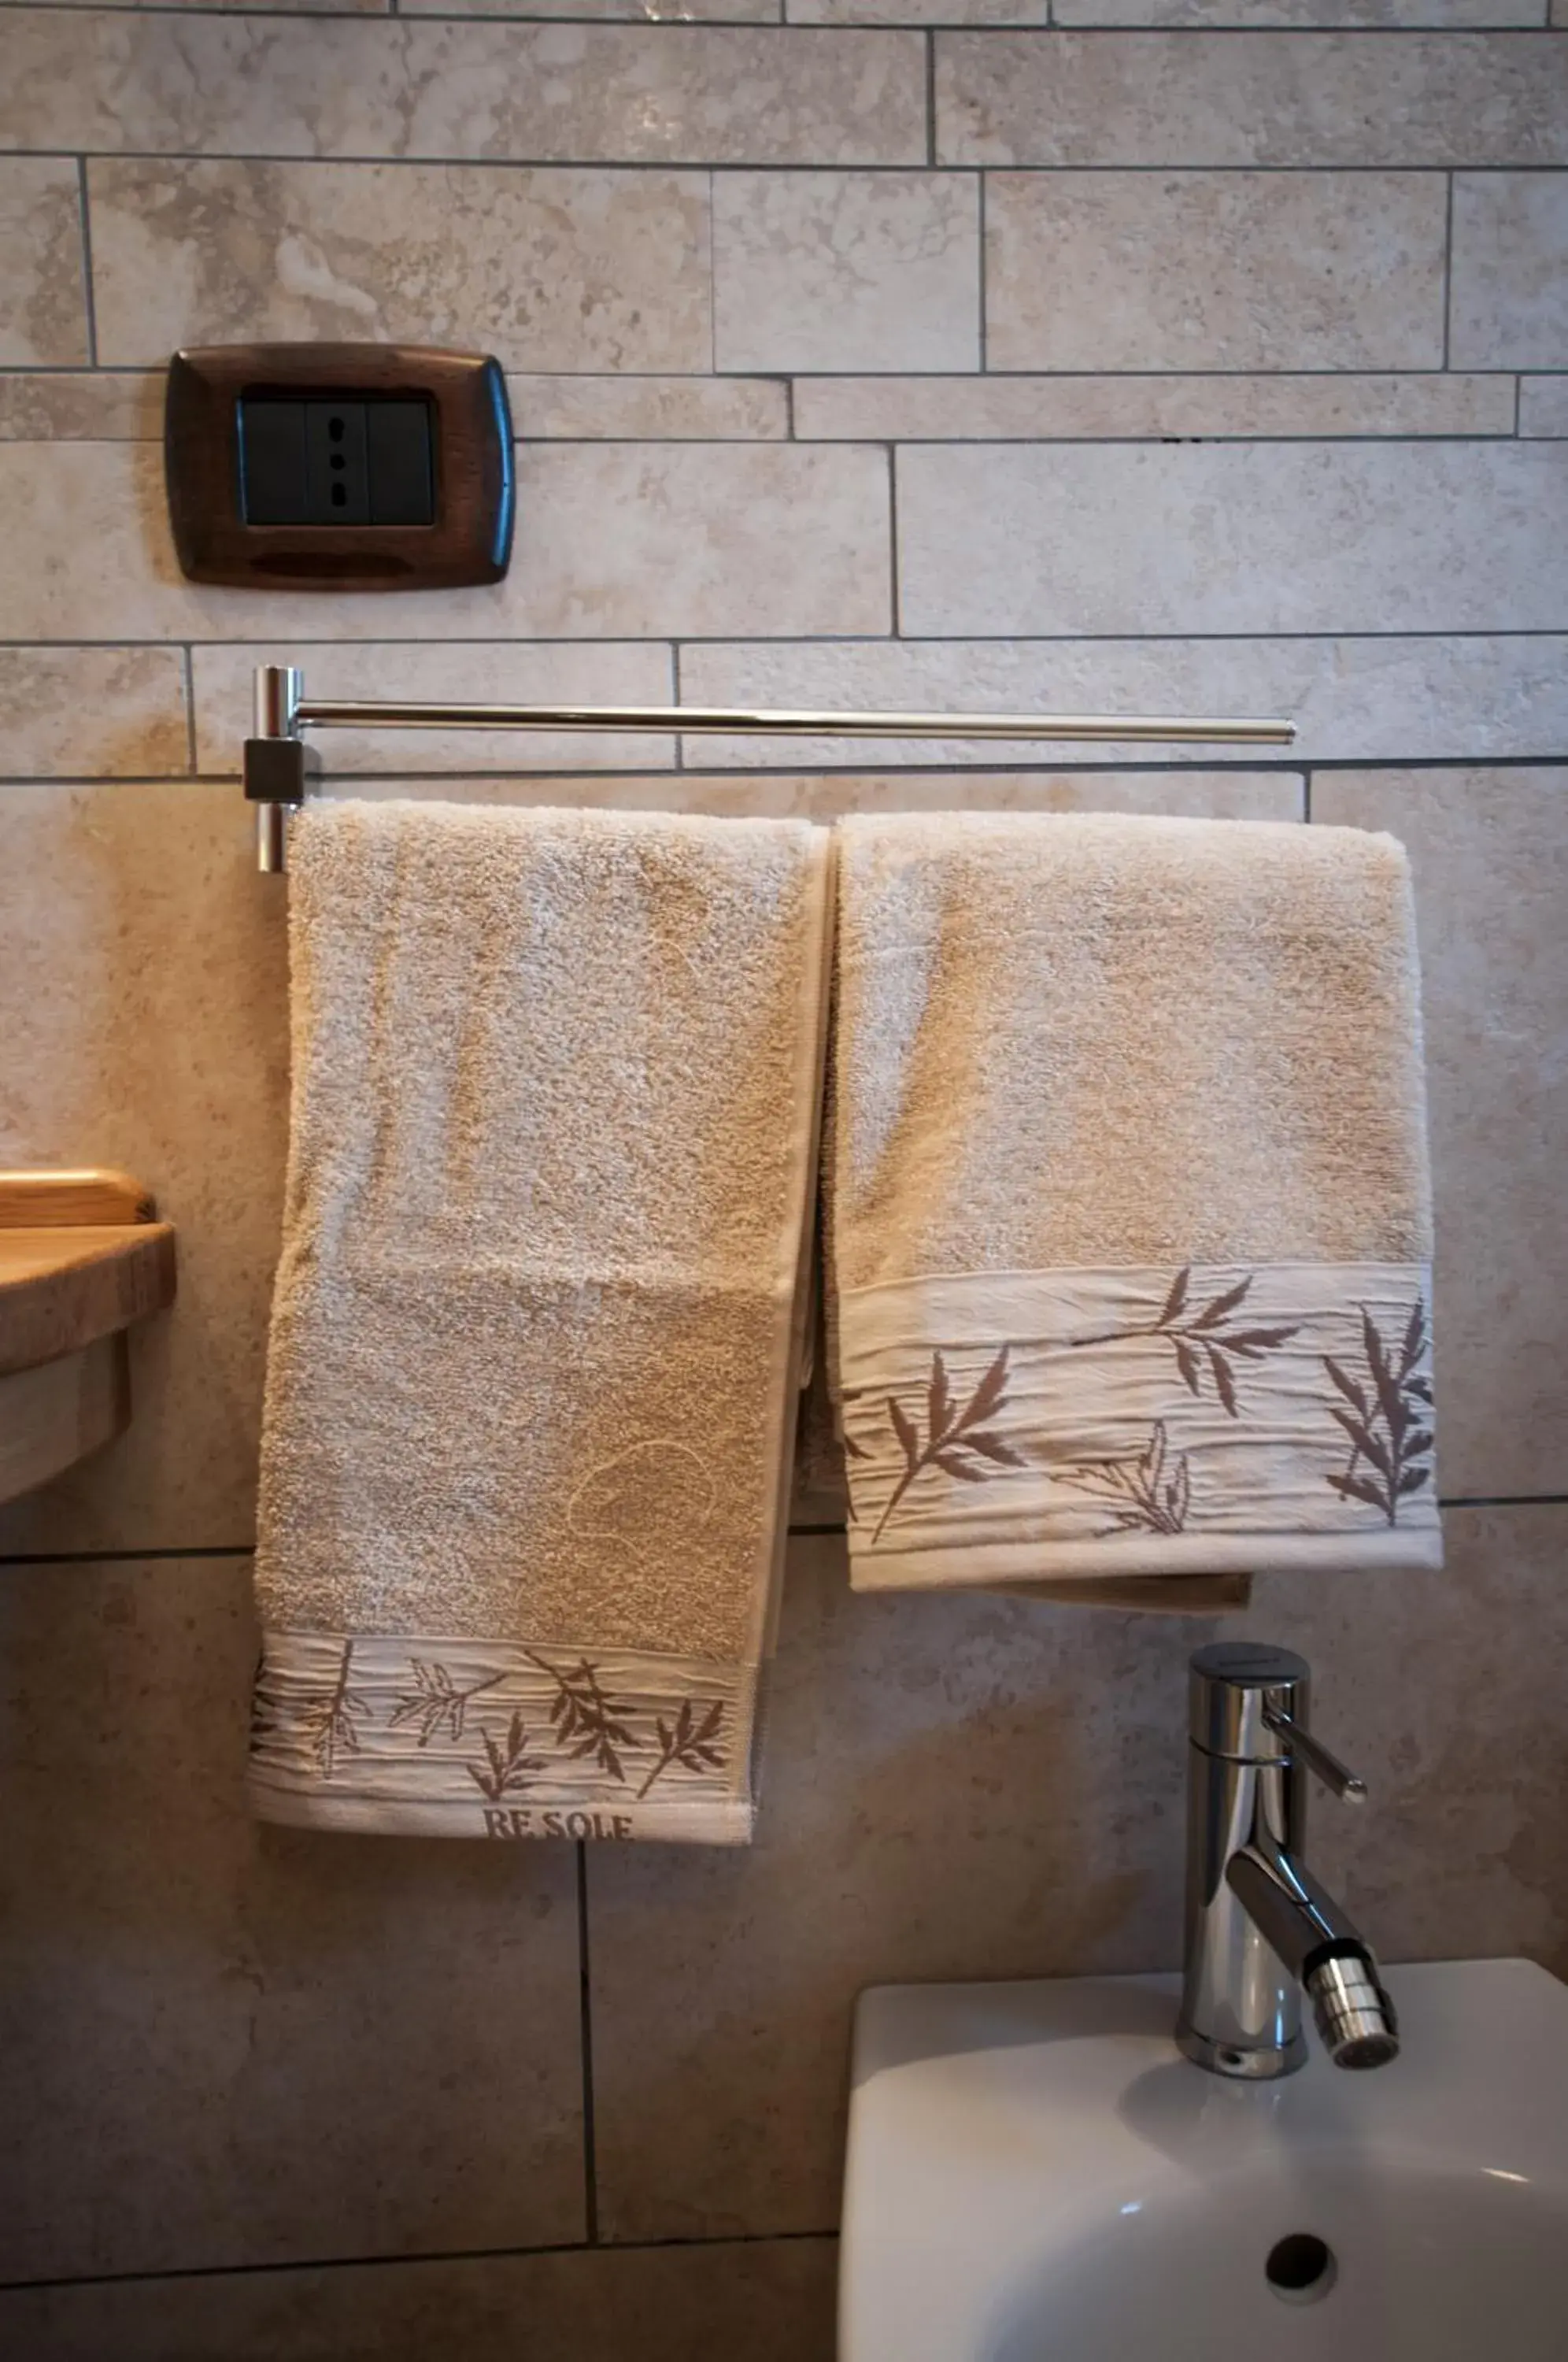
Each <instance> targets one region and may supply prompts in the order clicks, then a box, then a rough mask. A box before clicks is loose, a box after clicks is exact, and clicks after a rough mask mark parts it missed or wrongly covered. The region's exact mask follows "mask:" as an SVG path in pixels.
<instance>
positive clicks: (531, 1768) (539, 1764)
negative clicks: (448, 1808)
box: [464, 1707, 546, 1805]
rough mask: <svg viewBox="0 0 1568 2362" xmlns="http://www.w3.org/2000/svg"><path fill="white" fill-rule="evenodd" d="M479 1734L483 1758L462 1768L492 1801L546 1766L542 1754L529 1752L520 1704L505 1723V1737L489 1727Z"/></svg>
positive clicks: (492, 1802)
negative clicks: (495, 1734)
mask: <svg viewBox="0 0 1568 2362" xmlns="http://www.w3.org/2000/svg"><path fill="white" fill-rule="evenodd" d="M480 1739H481V1740H482V1742H483V1745H484V1760H483V1762H482V1763H469V1764H465V1766H464V1769H465V1771H467V1772H468V1775H469V1779H470V1780H471V1781H472V1782H473V1783H474V1786H475V1787H476V1788H477V1789H478V1790H479V1792H480V1795H481V1796H488V1797H489V1798H490V1801H491V1804H492V1805H499V1804H500V1802H501V1800H502V1796H505V1795H508V1794H515V1793H516V1791H517V1790H518V1789H519V1788H525V1787H526V1786H527V1785H528V1783H529V1781H530V1780H531V1779H532V1777H533V1775H534V1773H535V1772H536V1771H544V1770H545V1768H546V1759H545V1758H544V1756H542V1755H530V1754H529V1752H528V1733H527V1730H526V1728H525V1726H524V1721H523V1711H522V1708H521V1707H518V1708H516V1709H515V1710H514V1711H513V1716H512V1719H511V1721H510V1722H509V1723H508V1724H507V1726H506V1737H505V1739H504V1741H502V1740H501V1739H498V1738H495V1737H494V1736H493V1735H492V1734H491V1732H490V1731H488V1730H481V1731H480Z"/></svg>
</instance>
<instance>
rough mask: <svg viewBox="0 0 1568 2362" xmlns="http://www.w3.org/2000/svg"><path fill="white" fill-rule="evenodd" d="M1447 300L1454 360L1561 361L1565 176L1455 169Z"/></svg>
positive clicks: (1567, 278) (1566, 364) (1566, 314)
mask: <svg viewBox="0 0 1568 2362" xmlns="http://www.w3.org/2000/svg"><path fill="white" fill-rule="evenodd" d="M1450 302H1451V314H1452V340H1451V357H1452V360H1453V362H1454V365H1455V366H1456V367H1457V368H1468V367H1473V366H1478V367H1480V368H1483V369H1541V370H1552V369H1568V178H1564V176H1563V175H1562V173H1554V172H1458V173H1456V174H1455V175H1454V182H1453V291H1452V297H1451V299H1450Z"/></svg>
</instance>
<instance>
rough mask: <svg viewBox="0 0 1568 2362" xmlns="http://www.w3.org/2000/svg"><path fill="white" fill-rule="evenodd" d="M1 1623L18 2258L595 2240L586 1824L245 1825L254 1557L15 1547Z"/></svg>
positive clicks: (9, 2271) (46, 2273) (13, 2235)
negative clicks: (35, 1561)
mask: <svg viewBox="0 0 1568 2362" xmlns="http://www.w3.org/2000/svg"><path fill="white" fill-rule="evenodd" d="M0 1633H3V1638H0V1684H3V1686H4V1689H5V1691H6V1706H5V1712H4V1715H3V1716H0V1725H3V1729H4V1736H3V1737H0V1753H3V1758H4V1783H5V1792H6V1818H7V1824H8V1835H7V1840H6V1843H7V1856H8V1860H7V1888H8V1893H7V1910H6V1917H7V1928H6V1971H5V1979H4V1982H3V1984H0V2029H3V2034H4V2039H3V2041H0V2091H3V2092H4V2106H5V2113H6V2124H7V2126H8V2127H9V2131H8V2137H7V2142H6V2158H5V2162H4V2164H3V2165H0V2176H3V2178H4V2182H5V2202H4V2205H3V2206H0V2272H3V2274H4V2276H5V2277H6V2279H32V2278H42V2277H50V2278H53V2277H56V2276H67V2275H75V2274H82V2273H97V2272H123V2271H159V2270H168V2269H170V2268H175V2267H181V2268H190V2267H192V2266H210V2265H215V2264H225V2263H271V2262H282V2261H289V2262H305V2261H309V2260H310V2259H312V2258H313V2257H323V2258H326V2257H342V2256H366V2257H369V2256H376V2255H396V2254H399V2253H408V2252H412V2253H415V2254H419V2253H425V2254H428V2253H429V2252H430V2251H432V2250H433V2249H439V2248H441V2247H444V2246H466V2247H494V2246H521V2245H525V2244H545V2243H547V2242H554V2241H558V2240H563V2239H572V2238H577V2237H580V2236H581V2234H582V2227H583V2223H582V2213H583V2181H582V2166H581V2157H580V2102H581V2081H580V2066H579V2059H578V2026H579V1993H578V1945H577V1926H576V1907H575V1905H576V1897H575V1891H574V1887H575V1882H574V1877H573V1865H572V1861H571V1859H570V1856H569V1852H568V1851H567V1849H565V1848H564V1847H559V1848H558V1847H548V1846H537V1847H497V1848H491V1847H486V1846H452V1845H447V1846H442V1845H438V1844H436V1845H432V1844H429V1843H424V1844H420V1843H414V1844H410V1843H408V1842H406V1841H404V1842H403V1843H400V1844H395V1845H392V1844H388V1845H377V1844H367V1843H364V1842H362V1841H359V1842H357V1841H355V1840H353V1839H349V1838H344V1839H337V1840H336V1841H335V1840H334V1839H332V1838H321V1837H319V1836H313V1835H308V1834H305V1833H303V1832H296V1831H293V1830H287V1831H284V1830H280V1829H271V1828H266V1829H264V1828H262V1827H259V1825H257V1824H256V1823H254V1822H253V1821H251V1820H250V1818H249V1817H248V1814H247V1812H246V1808H245V1803H244V1796H243V1793H242V1788H241V1781H242V1777H243V1772H244V1766H245V1749H246V1734H247V1727H248V1718H249V1717H248V1707H249V1693H250V1680H251V1674H252V1672H253V1669H254V1665H255V1657H256V1636H255V1629H254V1626H253V1622H252V1618H251V1612H250V1596H249V1568H248V1562H246V1561H245V1560H243V1559H235V1558H229V1559H195V1560H192V1559H183V1560H181V1559H161V1560H160V1559H149V1560H143V1561H134V1560H133V1561H131V1562H128V1563H127V1562H116V1563H113V1564H103V1563H98V1564H76V1565H63V1566H62V1565H58V1564H57V1565H50V1566H32V1567H9V1568H7V1569H6V1574H5V1580H4V1582H3V1583H0ZM0 2301H3V2300H0Z"/></svg>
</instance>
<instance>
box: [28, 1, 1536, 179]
mask: <svg viewBox="0 0 1568 2362" xmlns="http://www.w3.org/2000/svg"><path fill="white" fill-rule="evenodd" d="M775 5H776V6H778V7H779V8H780V10H781V12H782V10H783V0H775ZM1546 5H1547V0H1540V6H1541V8H1542V14H1541V15H1540V17H1536V18H1534V19H1532V20H1531V21H1530V22H1529V23H1528V24H1522V23H1520V24H1508V25H1495V26H1485V25H1482V24H1479V23H1476V24H1470V25H1446V26H1445V25H1441V24H1439V23H1436V22H1427V23H1419V24H1418V23H1411V24H1379V25H1350V26H1346V25H1343V24H1335V23H1329V22H1323V21H1320V22H1319V23H1317V24H1312V25H1292V24H1280V25H1276V26H1275V27H1274V28H1272V29H1273V30H1275V31H1280V32H1284V33H1286V34H1287V35H1288V36H1289V37H1290V38H1291V39H1300V40H1312V39H1316V38H1319V37H1328V38H1337V37H1342V36H1343V35H1344V34H1346V33H1347V32H1348V33H1350V34H1352V35H1353V37H1354V38H1355V39H1366V40H1400V39H1410V38H1411V37H1412V36H1419V35H1422V34H1427V35H1431V34H1436V35H1438V36H1440V37H1441V38H1444V39H1455V40H1463V39H1466V38H1467V37H1469V36H1471V35H1474V34H1477V33H1479V34H1482V35H1483V36H1485V37H1486V38H1489V39H1496V38H1497V37H1499V36H1501V37H1504V38H1507V36H1509V35H1515V36H1517V35H1518V34H1521V33H1524V34H1529V33H1540V32H1553V31H1556V30H1558V29H1560V28H1557V27H1554V26H1552V25H1551V22H1550V19H1549V17H1548V16H1547V14H1546V13H1545V11H1546ZM0 6H3V7H18V6H27V7H28V10H29V12H30V13H31V14H33V15H36V16H60V15H63V14H65V13H67V12H68V11H70V10H72V9H75V8H78V7H80V6H81V0H0ZM94 10H95V13H96V14H98V15H101V16H149V17H150V16H160V17H166V16H176V15H177V16H179V17H230V16H232V15H233V14H235V13H237V12H236V11H235V10H234V9H233V8H232V7H231V6H225V5H224V0H94ZM243 13H244V14H245V15H246V16H248V17H285V18H287V19H289V20H290V21H291V22H295V23H297V22H298V21H299V19H300V17H301V15H302V14H304V15H305V16H307V17H308V18H309V20H310V21H311V22H313V23H327V24H345V25H376V24H385V23H386V22H387V20H388V18H389V17H395V16H398V15H399V14H400V13H401V0H377V5H376V6H374V7H373V8H369V9H359V8H347V7H342V6H337V7H326V8H311V9H309V10H306V11H301V10H299V9H297V8H291V7H289V6H286V5H280V0H247V5H246V6H245V8H244V11H243ZM417 17H418V19H420V20H423V21H425V22H428V23H431V24H437V25H447V24H456V25H469V24H475V23H479V24H501V25H506V24H523V25H536V24H544V25H550V24H562V25H578V26H580V25H581V24H583V23H584V22H585V21H587V22H592V23H595V24H606V25H609V26H611V27H612V28H615V29H618V30H622V31H642V30H652V31H663V30H665V29H666V28H667V24H668V28H669V29H672V30H679V31H683V32H684V31H698V32H711V31H729V32H775V31H778V30H779V29H780V28H786V29H789V30H790V31H794V32H834V33H840V34H847V35H855V34H865V33H868V32H908V31H922V30H924V29H926V28H928V26H930V28H932V29H934V30H935V31H937V32H943V33H962V34H964V35H966V37H968V36H977V37H978V38H980V39H994V38H997V37H1002V38H1007V37H1011V38H1015V39H1016V38H1017V37H1018V36H1019V35H1021V34H1022V35H1025V36H1029V35H1038V34H1040V33H1043V32H1046V31H1052V30H1055V31H1062V32H1070V33H1075V34H1076V33H1086V32H1094V33H1114V34H1120V35H1122V36H1132V37H1135V36H1137V35H1138V34H1140V33H1144V32H1148V31H1151V30H1152V31H1155V32H1158V33H1160V34H1162V35H1163V36H1164V37H1165V38H1168V39H1176V40H1181V41H1189V40H1191V39H1193V38H1194V37H1196V36H1198V35H1201V34H1213V33H1253V32H1257V31H1258V30H1260V29H1264V30H1268V29H1271V28H1268V27H1266V26H1264V27H1262V28H1260V24H1259V20H1258V18H1257V17H1250V18H1249V17H1228V18H1222V19H1206V20H1205V21H1204V22H1203V23H1202V24H1200V25H1198V24H1195V25H1190V26H1189V25H1154V26H1151V25H1149V24H1148V23H1146V22H1143V23H1141V22H1136V21H1133V20H1131V19H1129V18H1127V17H1110V18H1105V17H1100V18H1098V19H1093V20H1085V21H1084V22H1082V23H1079V24H1075V25H1071V26H1061V25H1059V24H1058V23H1057V21H1056V17H1055V6H1054V0H1047V9H1046V15H1045V17H1044V18H1043V20H1042V22H1040V23H1038V24H1013V25H990V24H977V23H976V22H975V20H974V19H973V18H969V19H965V18H963V17H944V18H941V19H938V20H934V22H933V20H931V19H928V18H926V17H921V18H920V19H919V20H918V21H916V20H914V19H904V20H900V19H892V20H889V21H887V22H882V21H878V23H876V24H870V23H867V24H863V25H839V24H812V23H809V22H808V23H802V22H801V21H800V20H799V19H797V18H793V17H790V16H789V15H788V14H787V13H780V14H779V15H778V16H777V17H762V18H758V17H750V16H735V17H704V18H702V19H701V22H695V23H694V22H692V21H691V20H689V19H685V18H672V19H668V20H655V21H654V22H653V23H651V24H650V23H649V22H648V20H647V19H646V17H645V16H644V15H643V14H642V13H640V12H638V11H635V10H628V12H627V14H626V15H624V16H623V17H599V18H593V19H586V20H585V19H584V18H583V17H580V16H575V17H574V16H563V15H560V14H558V13H557V12H555V11H553V10H552V9H550V8H549V7H548V6H546V7H543V8H534V7H529V6H526V5H519V6H513V7H510V8H506V9H503V10H502V11H501V12H500V13H499V14H492V13H491V12H490V11H488V10H486V11H483V12H480V11H477V10H476V9H474V8H472V7H464V6H461V5H460V0H455V5H452V6H447V7H443V8H431V9H421V10H419V11H418V12H417ZM0 21H3V20H0ZM1396 169H1397V168H1396ZM1487 169H1491V170H1496V171H1510V170H1514V169H1517V168H1515V167H1512V166H1507V165H1499V166H1496V167H1489V168H1487Z"/></svg>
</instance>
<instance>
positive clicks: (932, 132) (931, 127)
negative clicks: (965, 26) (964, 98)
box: [925, 32, 936, 165]
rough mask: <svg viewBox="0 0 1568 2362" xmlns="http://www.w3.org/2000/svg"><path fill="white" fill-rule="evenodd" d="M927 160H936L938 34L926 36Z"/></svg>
mask: <svg viewBox="0 0 1568 2362" xmlns="http://www.w3.org/2000/svg"><path fill="white" fill-rule="evenodd" d="M925 160H926V163H927V164H928V165H934V164H935V162H936V35H935V34H934V33H933V32H928V33H927V34H926V37H925Z"/></svg>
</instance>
